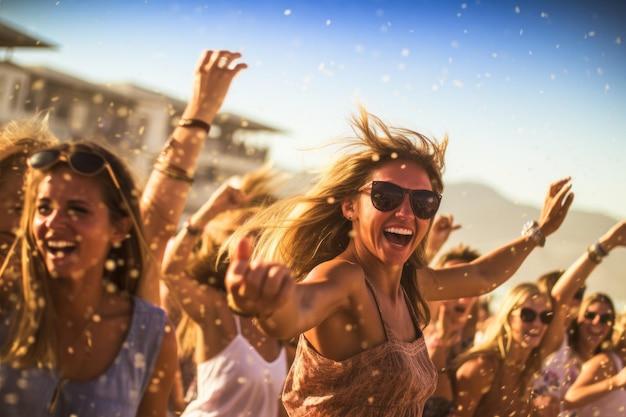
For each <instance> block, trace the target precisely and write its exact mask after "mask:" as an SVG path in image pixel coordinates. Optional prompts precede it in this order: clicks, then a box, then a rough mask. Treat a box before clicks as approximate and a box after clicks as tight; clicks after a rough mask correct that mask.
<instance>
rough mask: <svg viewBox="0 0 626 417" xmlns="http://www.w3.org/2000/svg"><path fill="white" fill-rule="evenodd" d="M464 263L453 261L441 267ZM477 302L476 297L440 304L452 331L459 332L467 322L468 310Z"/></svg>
mask: <svg viewBox="0 0 626 417" xmlns="http://www.w3.org/2000/svg"><path fill="white" fill-rule="evenodd" d="M462 263H464V261H462V260H460V259H454V260H450V261H448V262H446V263H445V264H443V267H449V266H453V265H460V264H462ZM476 300H478V297H461V298H454V299H452V300H444V301H442V302H441V304H442V305H444V306H445V312H446V313H445V314H446V318H447V319H448V320H449V322H450V324H451V325H452V326H453V327H452V328H453V330H461V329H462V328H463V326H465V323H467V320H468V319H469V315H470V310H471V309H472V307H473V306H474V304H475V303H476Z"/></svg>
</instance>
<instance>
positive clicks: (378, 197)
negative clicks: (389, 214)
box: [372, 181, 404, 211]
mask: <svg viewBox="0 0 626 417" xmlns="http://www.w3.org/2000/svg"><path fill="white" fill-rule="evenodd" d="M402 197H404V191H403V190H402V188H400V187H398V186H397V185H395V184H392V183H389V182H380V181H373V182H372V205H373V206H374V208H375V209H376V210H380V211H390V210H393V209H395V208H397V207H398V206H400V204H402Z"/></svg>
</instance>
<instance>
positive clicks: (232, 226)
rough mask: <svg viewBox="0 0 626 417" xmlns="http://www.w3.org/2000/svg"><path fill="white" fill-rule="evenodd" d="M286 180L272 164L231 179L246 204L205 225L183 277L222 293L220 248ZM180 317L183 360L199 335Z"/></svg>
mask: <svg viewBox="0 0 626 417" xmlns="http://www.w3.org/2000/svg"><path fill="white" fill-rule="evenodd" d="M287 179H288V175H287V174H286V173H284V172H279V171H278V170H277V169H275V168H274V167H273V166H272V164H266V165H264V166H262V167H261V168H259V169H257V170H256V171H252V172H248V173H246V174H245V175H243V176H241V177H237V178H231V179H230V180H229V181H230V182H235V181H236V182H238V184H236V186H237V188H239V190H241V191H242V192H243V193H244V194H245V195H246V197H247V201H246V203H245V204H244V205H242V206H241V207H239V208H237V209H233V210H228V211H226V212H223V213H220V214H219V215H218V216H216V217H215V218H214V219H213V220H211V221H210V222H209V223H208V224H207V225H206V227H205V228H204V230H205V231H204V232H203V233H202V236H201V238H200V241H199V242H198V245H197V247H196V250H195V251H194V252H193V253H192V254H191V255H190V257H189V261H188V265H187V267H186V269H185V272H186V274H187V276H188V277H189V278H191V279H193V280H195V281H197V282H199V283H201V284H205V285H210V286H212V287H214V288H216V289H218V290H219V291H224V292H225V291H226V289H225V286H224V278H225V277H226V270H227V268H228V263H229V260H228V257H227V255H228V253H227V251H226V248H224V247H222V245H223V244H224V242H225V241H226V239H227V238H228V237H229V236H230V235H232V234H233V233H234V232H235V231H236V230H237V229H238V228H239V227H241V225H242V224H244V223H245V222H246V221H247V220H248V219H249V218H250V217H251V216H252V215H254V214H255V213H256V212H258V211H259V210H260V209H261V208H262V207H266V206H269V205H271V204H273V203H275V202H276V201H277V200H278V190H279V189H281V188H282V186H283V185H284V184H283V183H284V182H286V181H287ZM181 314H182V316H181V320H180V322H179V324H178V326H177V327H176V334H177V336H178V340H179V345H180V348H179V356H180V357H186V356H190V355H192V353H193V351H194V350H195V348H196V342H197V338H198V335H199V334H200V333H199V326H197V325H196V324H195V323H194V322H193V321H192V320H191V319H190V317H189V316H188V315H187V314H186V313H185V311H184V310H182V311H181Z"/></svg>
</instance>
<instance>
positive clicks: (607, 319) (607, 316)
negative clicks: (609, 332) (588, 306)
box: [584, 311, 613, 324]
mask: <svg viewBox="0 0 626 417" xmlns="http://www.w3.org/2000/svg"><path fill="white" fill-rule="evenodd" d="M596 316H600V323H602V324H609V323H612V322H613V315H612V314H611V313H604V314H600V313H596V312H593V311H587V312H586V313H585V315H584V317H585V320H589V321H594V320H595V319H596Z"/></svg>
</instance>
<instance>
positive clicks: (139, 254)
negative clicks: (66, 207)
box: [0, 141, 146, 367]
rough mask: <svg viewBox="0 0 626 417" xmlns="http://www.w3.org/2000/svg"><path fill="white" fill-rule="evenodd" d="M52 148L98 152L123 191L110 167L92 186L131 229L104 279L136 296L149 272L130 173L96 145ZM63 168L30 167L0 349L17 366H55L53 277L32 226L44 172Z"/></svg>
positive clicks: (112, 255) (115, 250)
mask: <svg viewBox="0 0 626 417" xmlns="http://www.w3.org/2000/svg"><path fill="white" fill-rule="evenodd" d="M52 149H58V150H61V151H62V152H68V153H73V152H75V151H85V152H91V153H96V154H99V155H100V156H102V157H103V158H104V159H105V161H106V163H108V165H109V166H110V168H111V171H112V173H113V175H114V176H115V179H116V180H117V182H118V184H119V186H120V189H118V188H117V187H116V185H115V183H114V181H113V179H112V178H111V175H110V174H109V172H108V170H107V169H103V170H102V171H101V172H100V173H98V174H97V175H95V176H93V178H94V179H95V181H94V183H96V184H97V186H98V187H99V188H100V191H101V193H102V197H103V200H104V202H105V204H106V205H107V207H108V209H109V216H110V217H109V220H110V221H111V222H112V223H116V222H118V221H120V220H121V219H123V218H127V217H131V218H132V219H133V227H131V230H130V231H129V232H128V236H127V238H126V239H125V240H123V241H122V243H121V244H120V245H116V246H114V247H111V249H110V251H109V254H108V258H107V259H108V260H109V262H107V264H108V265H115V267H114V268H105V269H104V271H103V276H104V278H105V281H106V283H107V285H108V289H107V290H109V291H110V290H112V289H113V290H116V291H120V292H121V293H123V294H125V295H134V294H135V293H136V291H137V288H138V285H139V280H140V278H141V277H142V275H143V273H144V270H145V265H144V262H145V259H146V253H145V251H146V246H145V244H144V242H145V239H144V237H143V232H142V230H141V227H140V226H139V224H138V219H140V214H139V204H138V196H139V192H138V190H137V189H136V187H135V182H134V179H133V177H132V175H131V173H130V171H129V170H128V169H127V167H126V165H125V164H124V163H123V161H122V160H121V159H120V158H118V157H117V156H116V155H114V154H113V153H112V152H111V151H109V150H108V149H107V148H106V147H104V146H103V145H100V144H98V143H96V142H93V141H78V142H72V143H63V144H60V145H58V146H56V147H54V148H52ZM64 165H65V166H67V163H66V162H64V161H59V162H57V163H55V164H54V165H52V166H51V167H49V168H47V169H44V170H40V169H30V170H29V171H28V173H27V176H26V195H25V201H24V211H23V213H22V218H21V224H20V230H21V231H22V233H21V235H20V236H18V239H20V244H19V247H20V252H21V270H22V274H21V275H22V276H21V291H20V292H19V294H18V297H17V300H16V303H15V306H14V309H13V317H12V319H11V324H10V327H9V337H8V339H7V343H5V345H4V346H2V349H1V350H0V360H2V361H10V362H11V363H13V364H14V365H15V366H19V367H29V366H40V367H41V366H43V367H54V366H55V365H56V357H55V348H56V342H57V336H56V333H55V328H56V326H55V320H56V314H55V310H54V306H53V303H52V300H51V298H50V295H49V279H50V276H49V273H48V270H47V268H46V265H45V262H44V259H43V257H42V255H41V253H39V251H38V249H37V245H36V239H35V232H34V230H33V226H32V225H33V219H34V216H35V214H36V210H37V207H36V206H37V201H36V199H37V194H38V193H37V189H38V187H39V184H40V183H41V181H42V180H43V179H44V177H45V175H46V173H48V172H51V171H54V170H57V169H59V167H61V166H64ZM10 256H11V254H9V255H8V256H7V260H8V259H9V258H10ZM7 260H5V262H6V261H7Z"/></svg>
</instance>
